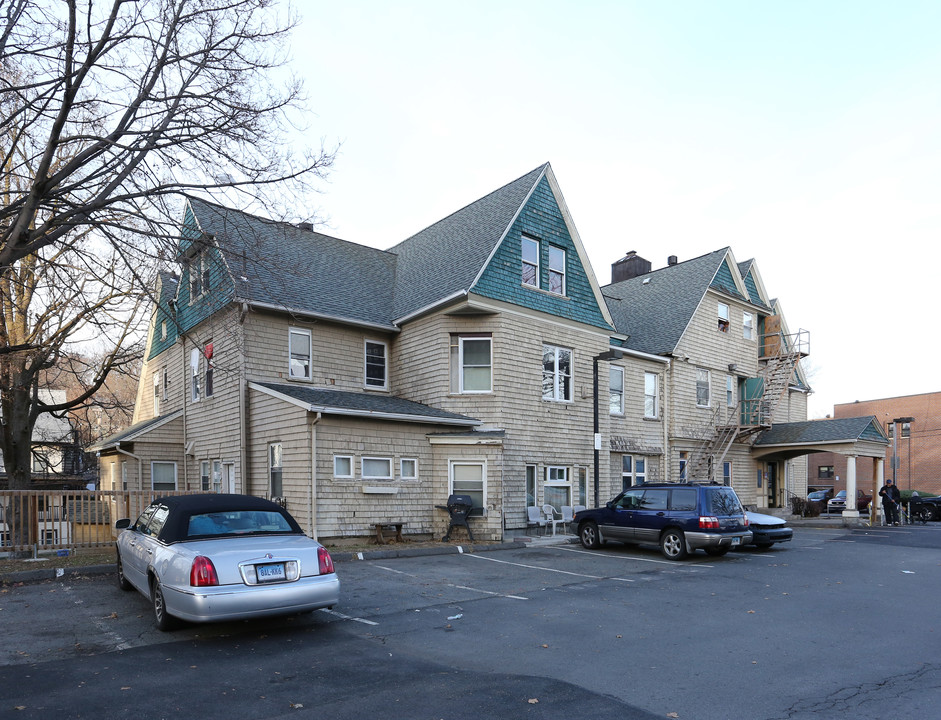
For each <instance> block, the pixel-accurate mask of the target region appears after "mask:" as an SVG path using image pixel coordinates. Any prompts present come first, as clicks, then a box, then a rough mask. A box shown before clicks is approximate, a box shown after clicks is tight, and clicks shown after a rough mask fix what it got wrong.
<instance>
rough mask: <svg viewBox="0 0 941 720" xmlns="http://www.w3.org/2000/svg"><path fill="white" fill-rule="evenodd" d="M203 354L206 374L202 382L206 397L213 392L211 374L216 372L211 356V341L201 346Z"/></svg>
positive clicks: (210, 395)
mask: <svg viewBox="0 0 941 720" xmlns="http://www.w3.org/2000/svg"><path fill="white" fill-rule="evenodd" d="M203 356H204V357H205V358H206V375H205V383H204V384H203V390H204V392H205V393H206V397H207V398H208V397H212V393H213V376H214V375H215V372H216V364H215V361H214V360H213V357H212V343H206V346H205V347H204V348H203Z"/></svg>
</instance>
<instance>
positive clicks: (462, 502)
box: [438, 495, 474, 542]
mask: <svg viewBox="0 0 941 720" xmlns="http://www.w3.org/2000/svg"><path fill="white" fill-rule="evenodd" d="M438 507H441V506H440V505H439V506H438ZM473 508H474V501H473V500H472V499H471V496H470V495H449V496H448V504H447V506H446V507H445V508H444V509H446V510H447V511H448V515H449V516H450V518H451V522H450V523H449V524H448V534H447V535H445V536H444V537H443V538H441V542H448V541H449V540H450V539H451V531H452V530H454V528H456V527H463V528H464V529H465V530H467V536H468V537H469V538H470V541H471V542H474V533H473V532H471V529H470V525H468V524H467V516H468V515H470V512H471V510H473Z"/></svg>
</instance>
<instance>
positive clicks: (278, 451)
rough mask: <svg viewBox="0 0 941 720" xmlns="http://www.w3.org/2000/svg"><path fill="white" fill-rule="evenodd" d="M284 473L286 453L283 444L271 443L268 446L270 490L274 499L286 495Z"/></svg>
mask: <svg viewBox="0 0 941 720" xmlns="http://www.w3.org/2000/svg"><path fill="white" fill-rule="evenodd" d="M283 471H284V451H283V449H282V447H281V443H271V444H270V445H269V446H268V488H269V491H270V492H271V497H273V498H276V497H282V496H283V494H284V485H283V483H282V479H283V476H282V473H283Z"/></svg>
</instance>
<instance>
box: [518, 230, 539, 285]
mask: <svg viewBox="0 0 941 720" xmlns="http://www.w3.org/2000/svg"><path fill="white" fill-rule="evenodd" d="M520 249H521V251H522V257H523V269H522V272H523V285H529V286H530V287H539V241H538V240H536V239H535V238H531V237H527V236H526V235H523V237H522V240H521V248H520Z"/></svg>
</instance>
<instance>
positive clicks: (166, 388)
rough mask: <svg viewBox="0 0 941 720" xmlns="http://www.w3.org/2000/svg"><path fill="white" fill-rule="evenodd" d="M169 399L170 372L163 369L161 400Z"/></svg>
mask: <svg viewBox="0 0 941 720" xmlns="http://www.w3.org/2000/svg"><path fill="white" fill-rule="evenodd" d="M169 397H170V371H169V370H167V368H164V369H163V399H164V400H166V399H167V398H169Z"/></svg>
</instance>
